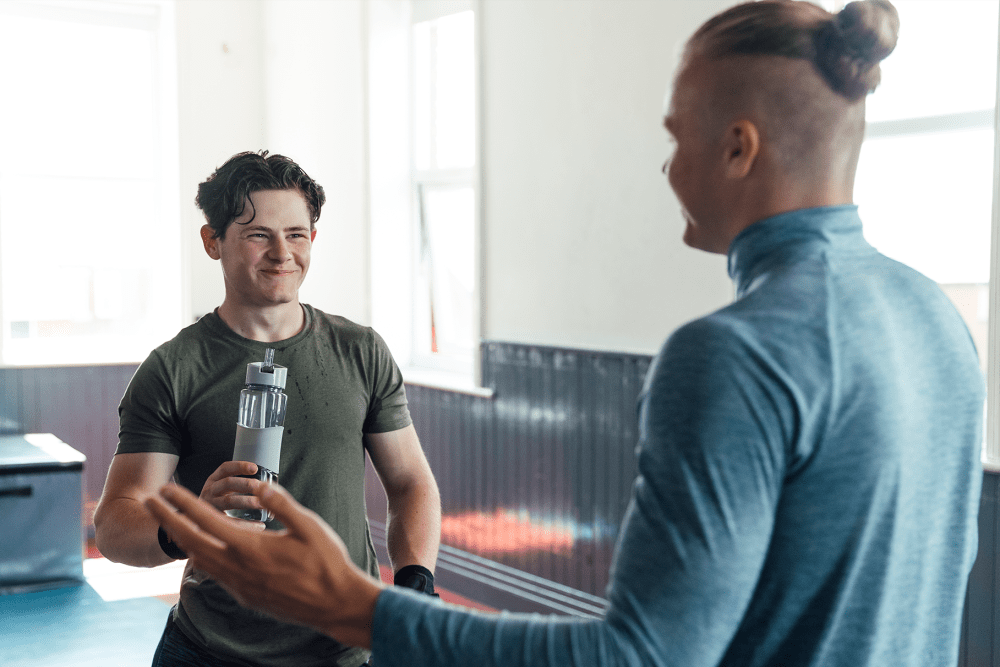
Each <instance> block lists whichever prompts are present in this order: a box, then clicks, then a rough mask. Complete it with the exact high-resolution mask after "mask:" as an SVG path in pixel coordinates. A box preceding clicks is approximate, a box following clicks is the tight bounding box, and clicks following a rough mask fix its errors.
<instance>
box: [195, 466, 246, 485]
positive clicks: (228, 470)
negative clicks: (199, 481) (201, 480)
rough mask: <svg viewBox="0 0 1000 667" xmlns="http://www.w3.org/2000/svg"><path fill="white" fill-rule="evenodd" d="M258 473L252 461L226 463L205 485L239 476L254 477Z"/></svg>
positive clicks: (217, 469)
mask: <svg viewBox="0 0 1000 667" xmlns="http://www.w3.org/2000/svg"><path fill="white" fill-rule="evenodd" d="M256 472H257V465H256V464H255V463H251V462H250V461H226V462H224V463H223V464H222V465H220V466H219V467H218V468H216V469H215V472H213V473H212V474H211V475H209V476H208V479H207V480H205V483H206V484H208V483H209V482H217V481H219V480H220V479H223V478H225V477H235V476H238V475H253V474H254V473H256Z"/></svg>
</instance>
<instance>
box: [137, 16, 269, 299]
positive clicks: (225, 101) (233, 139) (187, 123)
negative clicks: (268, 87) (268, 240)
mask: <svg viewBox="0 0 1000 667" xmlns="http://www.w3.org/2000/svg"><path fill="white" fill-rule="evenodd" d="M261 18H262V17H261V5H260V3H258V2H255V1H247V0H197V1H195V0H180V1H179V2H177V86H178V91H177V102H178V111H179V113H178V123H179V136H178V141H179V144H180V147H179V153H180V154H179V161H180V179H179V183H180V200H181V202H180V214H181V234H182V239H183V241H184V244H185V246H184V248H185V251H186V252H187V253H188V257H189V258H190V266H191V273H190V279H189V280H190V284H189V285H187V286H186V287H187V288H188V289H189V290H190V303H191V312H192V314H194V315H203V314H205V313H207V312H211V311H212V309H214V308H215V307H216V306H218V305H219V304H221V303H222V298H223V296H225V290H224V288H223V284H222V271H221V269H220V268H219V265H218V263H217V262H215V261H213V260H211V259H210V258H209V257H208V255H206V254H205V251H204V249H203V247H202V244H201V237H200V236H199V235H198V230H199V229H200V228H201V226H202V225H203V224H205V218H204V216H202V214H201V211H199V210H198V208H197V207H196V206H195V205H194V198H195V195H196V194H197V193H198V183H201V182H202V181H204V180H205V179H206V178H207V177H208V176H209V174H211V173H212V172H213V171H214V170H215V168H216V167H218V166H219V165H221V164H222V163H223V162H225V161H226V159H228V158H229V156H231V155H233V154H235V153H239V152H240V151H245V150H257V149H260V148H264V141H265V138H266V128H265V116H264V88H263V83H264V74H263V68H262V63H263V46H262V41H263V40H262V35H263V25H262V20H261ZM150 251H151V252H153V250H152V249H150Z"/></svg>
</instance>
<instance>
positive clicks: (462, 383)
mask: <svg viewBox="0 0 1000 667" xmlns="http://www.w3.org/2000/svg"><path fill="white" fill-rule="evenodd" d="M401 370H402V373H403V381H404V382H405V383H406V384H413V385H417V386H420V387H427V388H429V389H441V390H443V391H451V392H455V393H457V394H467V395H469V396H477V397H479V398H493V396H494V393H495V392H494V391H493V390H492V389H490V388H488V387H479V386H477V385H476V384H475V383H474V382H473V381H472V378H470V377H468V376H466V375H465V374H464V373H449V372H447V371H438V370H433V369H430V368H421V367H419V366H408V367H406V368H403V369H401Z"/></svg>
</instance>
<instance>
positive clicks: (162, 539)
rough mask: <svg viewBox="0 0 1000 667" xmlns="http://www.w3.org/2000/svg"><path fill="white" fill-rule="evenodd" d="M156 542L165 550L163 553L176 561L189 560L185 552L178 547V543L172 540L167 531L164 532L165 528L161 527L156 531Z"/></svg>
mask: <svg viewBox="0 0 1000 667" xmlns="http://www.w3.org/2000/svg"><path fill="white" fill-rule="evenodd" d="M156 540H157V541H158V542H159V543H160V548H161V549H163V553H165V554H167V555H168V556H170V557H171V558H173V559H174V560H184V559H185V558H187V557H188V556H187V554H186V553H184V550H183V549H181V548H180V547H179V546H177V543H176V542H174V541H173V540H172V539H170V536H169V535H167V531H165V530H163V526H160V527H159V528H158V529H157V530H156Z"/></svg>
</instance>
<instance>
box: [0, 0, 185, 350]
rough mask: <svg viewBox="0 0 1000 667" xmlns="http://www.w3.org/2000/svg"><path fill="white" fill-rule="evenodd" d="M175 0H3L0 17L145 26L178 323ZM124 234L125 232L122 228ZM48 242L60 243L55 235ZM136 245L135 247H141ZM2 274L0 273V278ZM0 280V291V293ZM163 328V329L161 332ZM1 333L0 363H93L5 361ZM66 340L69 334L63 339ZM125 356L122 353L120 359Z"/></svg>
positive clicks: (160, 204)
mask: <svg viewBox="0 0 1000 667" xmlns="http://www.w3.org/2000/svg"><path fill="white" fill-rule="evenodd" d="M174 5H175V0H118V1H110V0H3V1H2V2H0V19H2V17H4V16H26V17H32V18H43V19H52V20H58V21H64V22H68V23H77V24H90V25H100V26H109V27H130V28H141V29H145V30H149V31H150V32H151V33H152V35H153V39H154V42H155V60H154V81H153V91H154V95H155V97H156V99H155V101H154V108H155V111H156V114H157V117H158V128H157V129H158V144H157V151H158V156H157V160H156V164H157V166H158V171H159V178H158V179H157V182H158V183H159V188H158V191H159V197H158V201H157V202H156V204H155V205H156V206H157V208H158V210H159V212H160V217H161V219H162V220H165V221H174V228H175V231H176V234H177V272H178V276H179V277H180V281H179V285H178V299H177V305H178V308H177V312H176V314H175V315H176V317H175V319H176V323H177V325H178V328H179V327H180V326H181V325H182V324H183V322H184V321H185V318H184V314H185V313H187V312H189V311H190V295H189V293H188V292H189V290H188V289H187V287H188V284H189V279H188V278H187V276H186V274H187V271H186V268H187V262H186V250H185V247H184V245H183V244H181V243H180V234H181V225H180V202H179V200H178V197H177V193H178V192H179V148H178V146H179V139H178V133H179V128H178V111H177V49H176V41H177V40H176V16H175V6H174ZM125 233H127V231H126V232H125ZM54 242H66V241H62V240H59V239H55V240H54ZM141 251H142V249H137V252H141ZM2 278H3V274H2V272H0V281H2ZM2 286H3V285H2V282H0V294H2ZM3 305H4V304H3V300H2V299H0V321H3ZM165 333H166V332H165ZM3 342H4V336H0V368H16V367H40V366H71V365H93V364H94V363H95V362H94V361H93V360H92V359H90V358H88V357H87V356H86V355H83V354H81V356H80V357H79V361H78V362H70V363H65V362H55V363H51V364H49V363H28V364H22V363H9V362H5V361H4V350H3ZM67 344H69V345H72V344H73V343H72V339H70V340H68V341H67ZM126 357H127V358H126ZM138 361H141V358H133V357H132V356H128V355H122V357H121V358H117V359H114V360H109V359H107V358H104V359H101V360H100V361H97V362H96V363H99V364H107V363H134V362H138Z"/></svg>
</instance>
